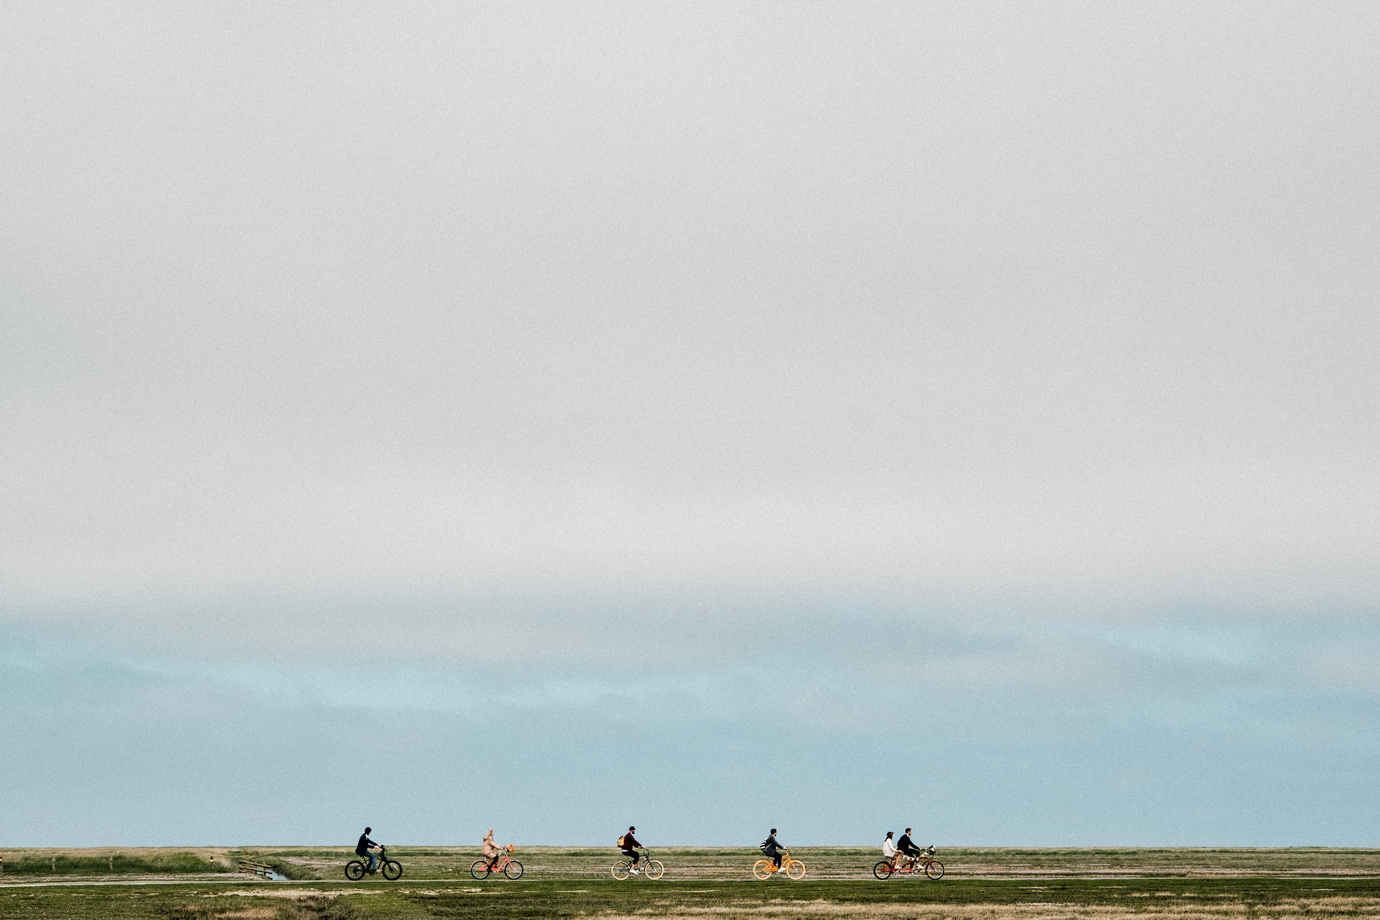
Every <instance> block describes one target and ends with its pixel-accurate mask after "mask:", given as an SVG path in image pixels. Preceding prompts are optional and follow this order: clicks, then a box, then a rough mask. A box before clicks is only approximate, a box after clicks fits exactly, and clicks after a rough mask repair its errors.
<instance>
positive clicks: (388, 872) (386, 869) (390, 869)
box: [380, 859, 402, 882]
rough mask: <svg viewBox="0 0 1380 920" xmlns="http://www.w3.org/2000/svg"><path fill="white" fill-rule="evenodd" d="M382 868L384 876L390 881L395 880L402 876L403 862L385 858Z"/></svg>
mask: <svg viewBox="0 0 1380 920" xmlns="http://www.w3.org/2000/svg"><path fill="white" fill-rule="evenodd" d="M380 868H382V869H383V877H384V878H386V879H388V881H390V882H395V881H397V880H398V879H400V878H402V863H400V862H394V861H393V860H391V859H385V860H384V861H383V865H382V866H381V867H380Z"/></svg>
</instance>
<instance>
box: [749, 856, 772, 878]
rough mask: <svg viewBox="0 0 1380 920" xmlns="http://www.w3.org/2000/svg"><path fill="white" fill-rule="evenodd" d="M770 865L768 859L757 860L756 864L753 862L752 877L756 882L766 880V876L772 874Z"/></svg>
mask: <svg viewBox="0 0 1380 920" xmlns="http://www.w3.org/2000/svg"><path fill="white" fill-rule="evenodd" d="M771 865H772V863H771V860H770V859H759V860H757V862H755V863H753V864H752V876H753V878H755V879H757V880H758V881H759V882H760V881H762V880H763V879H765V878H767V877H768V876H770V875H771V874H772V872H771Z"/></svg>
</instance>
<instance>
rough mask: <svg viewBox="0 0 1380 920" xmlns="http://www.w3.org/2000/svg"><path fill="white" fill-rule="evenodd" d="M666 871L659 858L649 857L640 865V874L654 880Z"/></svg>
mask: <svg viewBox="0 0 1380 920" xmlns="http://www.w3.org/2000/svg"><path fill="white" fill-rule="evenodd" d="M665 871H666V867H665V866H663V865H662V864H661V860H659V859H649V860H647V861H646V862H645V863H643V865H642V874H643V875H645V876H647V878H649V879H652V880H653V881H655V880H656V879H659V878H661V876H662V874H663V873H664V872H665Z"/></svg>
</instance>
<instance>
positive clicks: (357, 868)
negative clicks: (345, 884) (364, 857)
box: [345, 859, 364, 882]
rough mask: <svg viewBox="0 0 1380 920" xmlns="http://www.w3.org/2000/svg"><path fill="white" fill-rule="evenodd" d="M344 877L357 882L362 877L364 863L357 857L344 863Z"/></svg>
mask: <svg viewBox="0 0 1380 920" xmlns="http://www.w3.org/2000/svg"><path fill="white" fill-rule="evenodd" d="M345 877H346V878H347V879H349V880H350V881H352V882H357V881H359V880H360V879H362V878H364V863H362V862H360V861H359V860H357V859H352V860H350V861H349V862H347V863H346V864H345Z"/></svg>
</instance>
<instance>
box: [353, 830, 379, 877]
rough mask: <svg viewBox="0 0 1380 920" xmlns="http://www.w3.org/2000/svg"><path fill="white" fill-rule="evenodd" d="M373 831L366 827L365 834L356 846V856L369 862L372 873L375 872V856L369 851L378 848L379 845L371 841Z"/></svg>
mask: <svg viewBox="0 0 1380 920" xmlns="http://www.w3.org/2000/svg"><path fill="white" fill-rule="evenodd" d="M372 830H373V828H372V827H366V828H365V829H364V833H362V834H360V835H359V843H357V844H355V855H356V856H362V857H364V858H365V859H367V860H369V871H370V872H373V871H374V854H373V853H370V852H369V850H370V848H372V847H376V846H378V844H377V843H375V842H374V841H372V840H370V839H369V832H370V831H372Z"/></svg>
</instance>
